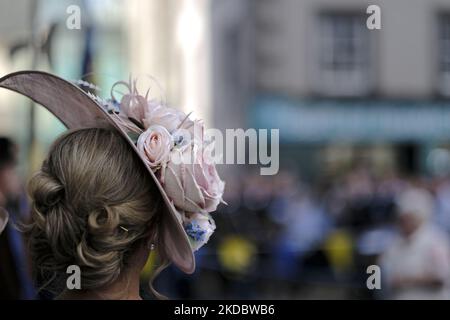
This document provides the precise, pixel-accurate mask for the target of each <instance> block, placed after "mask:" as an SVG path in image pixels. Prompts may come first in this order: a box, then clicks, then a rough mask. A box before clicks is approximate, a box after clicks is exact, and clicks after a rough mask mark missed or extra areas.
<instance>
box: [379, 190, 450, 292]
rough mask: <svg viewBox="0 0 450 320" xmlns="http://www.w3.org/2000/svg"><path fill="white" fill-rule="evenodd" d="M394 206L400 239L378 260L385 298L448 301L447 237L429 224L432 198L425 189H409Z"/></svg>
mask: <svg viewBox="0 0 450 320" xmlns="http://www.w3.org/2000/svg"><path fill="white" fill-rule="evenodd" d="M396 204H397V210H398V211H397V212H398V228H399V236H398V238H397V239H395V240H394V241H393V243H392V245H391V246H390V247H389V249H388V250H387V251H386V252H385V253H384V254H383V255H382V257H381V277H382V279H383V280H384V281H383V282H384V285H385V286H387V292H388V293H389V294H388V297H389V298H391V299H399V300H416V299H427V300H428V299H448V298H449V295H448V280H449V276H450V254H449V253H450V248H449V243H448V238H447V236H446V234H445V233H444V232H443V231H442V230H440V228H439V227H438V226H436V225H433V224H432V223H431V217H432V215H433V213H434V198H433V196H432V195H431V194H430V193H429V192H428V191H426V190H425V189H419V188H408V189H406V190H405V191H403V192H402V193H400V195H399V196H398V198H397V199H396ZM383 289H385V288H383Z"/></svg>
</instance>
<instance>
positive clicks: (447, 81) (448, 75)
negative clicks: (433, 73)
mask: <svg viewBox="0 0 450 320" xmlns="http://www.w3.org/2000/svg"><path fill="white" fill-rule="evenodd" d="M438 23H439V26H438V37H439V39H438V41H439V57H438V61H439V65H438V68H439V88H438V89H439V92H440V93H441V94H442V95H444V96H447V97H450V14H443V15H440V16H439V19H438Z"/></svg>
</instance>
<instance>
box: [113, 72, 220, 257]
mask: <svg viewBox="0 0 450 320" xmlns="http://www.w3.org/2000/svg"><path fill="white" fill-rule="evenodd" d="M116 85H122V86H125V87H126V88H127V89H128V91H129V92H128V93H126V94H124V95H123V96H122V99H121V100H120V103H119V102H117V100H116V99H115V97H114V95H113V90H112V91H111V96H112V99H111V100H112V101H114V102H116V104H115V105H119V107H120V111H119V113H118V114H116V113H113V116H115V118H116V120H117V123H118V124H119V125H120V126H121V127H122V128H123V129H124V130H125V131H126V132H127V134H128V135H129V136H130V137H132V139H136V147H137V149H138V151H139V153H140V154H141V155H143V158H144V161H145V163H146V164H147V165H148V166H149V168H150V169H151V170H152V171H153V172H154V173H155V176H156V177H157V179H158V180H159V182H160V183H161V185H162V187H163V189H164V191H165V193H166V194H167V196H168V198H169V199H170V200H171V201H172V202H173V205H174V207H175V208H176V210H177V212H178V213H179V214H180V216H181V219H182V221H183V227H184V229H185V231H186V234H187V235H188V238H189V239H190V242H191V246H192V248H193V250H198V249H199V248H200V247H201V246H202V245H203V244H205V243H206V242H207V241H208V239H209V237H210V236H211V234H212V233H213V232H214V230H215V228H216V226H215V223H214V220H213V219H212V217H211V216H210V214H209V213H210V212H213V211H215V210H216V209H217V206H218V205H219V203H220V202H223V200H222V195H223V192H224V187H225V183H224V182H223V181H222V180H221V179H220V177H219V175H218V173H217V170H216V167H215V163H214V161H213V159H212V157H211V156H210V153H209V151H210V148H211V147H212V145H211V144H208V143H207V141H205V137H204V131H205V130H204V125H203V121H201V120H191V119H189V114H188V115H186V114H185V113H184V112H182V111H179V110H176V109H173V108H170V107H167V106H165V105H163V104H161V103H159V102H157V101H155V100H148V98H147V96H148V92H147V94H146V95H145V96H141V95H139V93H138V92H137V89H136V81H134V82H131V81H130V84H128V83H126V82H118V83H116V84H115V85H114V86H113V88H114V87H115V86H116Z"/></svg>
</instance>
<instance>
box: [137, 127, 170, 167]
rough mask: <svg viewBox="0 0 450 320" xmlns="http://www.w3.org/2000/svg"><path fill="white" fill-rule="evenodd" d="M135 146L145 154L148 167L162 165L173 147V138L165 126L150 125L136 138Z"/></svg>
mask: <svg viewBox="0 0 450 320" xmlns="http://www.w3.org/2000/svg"><path fill="white" fill-rule="evenodd" d="M136 146H137V148H138V150H139V152H140V153H141V154H143V155H145V161H146V163H147V164H148V165H149V166H150V168H152V169H155V168H158V167H160V166H164V165H165V164H166V163H167V161H168V159H169V154H170V150H171V149H172V147H173V139H172V136H171V135H170V133H169V132H168V131H167V129H166V128H164V127H162V126H157V125H155V126H151V127H150V128H148V129H147V130H146V131H144V132H143V133H142V134H141V135H140V136H139V138H138V141H137V143H136Z"/></svg>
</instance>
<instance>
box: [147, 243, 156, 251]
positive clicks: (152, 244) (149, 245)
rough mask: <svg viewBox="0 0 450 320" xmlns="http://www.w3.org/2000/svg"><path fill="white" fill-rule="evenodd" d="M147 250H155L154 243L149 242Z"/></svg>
mask: <svg viewBox="0 0 450 320" xmlns="http://www.w3.org/2000/svg"><path fill="white" fill-rule="evenodd" d="M147 248H148V250H150V251H152V250H155V244H154V243H151V242H150V241H149V242H148V244H147Z"/></svg>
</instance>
